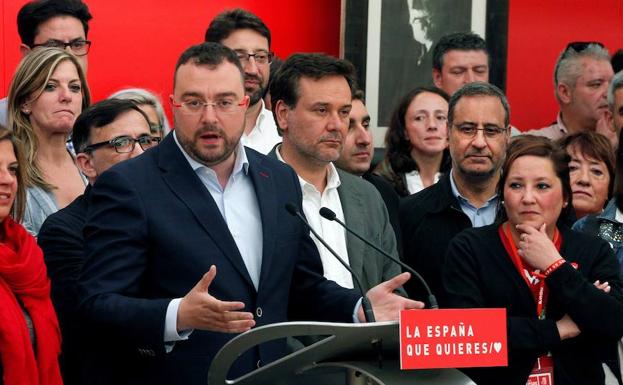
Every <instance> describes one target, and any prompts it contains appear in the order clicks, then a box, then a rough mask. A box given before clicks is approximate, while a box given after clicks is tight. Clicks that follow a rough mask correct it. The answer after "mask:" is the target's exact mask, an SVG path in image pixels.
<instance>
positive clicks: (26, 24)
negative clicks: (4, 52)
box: [0, 0, 92, 125]
mask: <svg viewBox="0 0 623 385" xmlns="http://www.w3.org/2000/svg"><path fill="white" fill-rule="evenodd" d="M91 19H92V16H91V13H89V8H88V7H87V5H86V4H85V3H83V2H82V1H81V0H33V1H30V2H28V3H26V4H25V5H24V6H23V7H22V8H21V9H20V10H19V12H18V14H17V30H18V32H19V36H20V39H21V41H22V43H21V44H20V52H21V54H22V56H25V55H26V54H27V53H28V52H30V50H32V49H34V48H36V47H58V48H61V49H66V50H69V51H70V52H71V53H73V54H74V55H76V56H77V57H78V61H79V62H80V64H81V65H82V68H83V69H84V70H85V72H86V70H87V56H88V53H89V49H90V48H91V42H90V41H88V40H87V35H88V33H89V21H90V20H91ZM0 124H3V125H7V99H6V98H3V99H1V100H0Z"/></svg>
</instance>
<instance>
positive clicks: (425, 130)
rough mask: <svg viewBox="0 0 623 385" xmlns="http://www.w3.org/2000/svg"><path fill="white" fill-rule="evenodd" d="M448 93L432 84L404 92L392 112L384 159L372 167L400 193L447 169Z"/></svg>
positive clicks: (436, 177)
mask: <svg viewBox="0 0 623 385" xmlns="http://www.w3.org/2000/svg"><path fill="white" fill-rule="evenodd" d="M448 99H449V97H448V95H447V94H446V93H445V92H443V91H442V90H440V89H438V88H435V87H418V88H415V89H413V90H411V91H410V92H409V93H407V94H406V95H405V96H404V97H403V98H402V100H401V101H400V103H399V104H398V107H397V108H396V109H395V110H394V113H393V114H392V117H391V120H390V123H389V129H388V130H387V134H386V135H385V148H386V153H385V159H383V161H382V162H381V163H380V164H379V165H378V166H377V167H376V169H375V170H374V173H375V174H378V175H380V176H382V177H384V178H385V179H387V181H389V182H390V183H391V184H392V185H393V186H394V188H395V189H396V192H397V193H398V195H400V196H403V197H404V196H408V195H410V194H415V193H416V192H419V191H420V190H422V189H424V188H426V187H428V186H430V185H432V184H433V183H436V182H437V181H438V180H439V176H440V175H441V173H442V172H446V171H448V170H449V169H450V166H451V162H450V154H449V152H448V150H447V147H448V126H447V118H448Z"/></svg>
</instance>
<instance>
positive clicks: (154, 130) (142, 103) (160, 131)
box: [108, 88, 171, 138]
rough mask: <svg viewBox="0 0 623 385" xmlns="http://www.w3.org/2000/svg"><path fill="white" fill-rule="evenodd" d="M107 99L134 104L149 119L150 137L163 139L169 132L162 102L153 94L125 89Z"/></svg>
mask: <svg viewBox="0 0 623 385" xmlns="http://www.w3.org/2000/svg"><path fill="white" fill-rule="evenodd" d="M108 99H127V100H131V101H132V102H134V104H136V105H137V106H138V107H139V108H140V109H141V110H142V111H143V112H144V113H145V114H146V115H147V117H148V118H149V126H150V128H151V134H152V135H154V136H159V137H160V138H164V136H165V135H166V134H168V133H169V131H171V126H170V125H169V122H168V121H167V118H166V116H165V115H164V109H163V108H162V102H161V101H160V98H159V97H158V96H156V95H155V94H154V93H152V92H150V91H147V90H145V89H142V88H126V89H123V90H119V91H117V92H115V93H114V94H112V95H110V96H109V97H108Z"/></svg>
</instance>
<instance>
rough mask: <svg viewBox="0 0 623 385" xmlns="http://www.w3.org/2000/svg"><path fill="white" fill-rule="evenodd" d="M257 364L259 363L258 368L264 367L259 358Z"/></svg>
mask: <svg viewBox="0 0 623 385" xmlns="http://www.w3.org/2000/svg"><path fill="white" fill-rule="evenodd" d="M255 365H257V367H258V368H261V367H262V360H257V363H256V364H255Z"/></svg>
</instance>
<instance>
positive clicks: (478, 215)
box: [450, 170, 498, 227]
mask: <svg viewBox="0 0 623 385" xmlns="http://www.w3.org/2000/svg"><path fill="white" fill-rule="evenodd" d="M453 171H454V170H451V171H450V187H451V188H452V195H454V196H455V197H456V199H457V200H458V201H459V204H460V205H461V211H463V212H464V213H465V215H467V217H468V218H469V220H470V221H471V222H472V226H473V227H482V226H487V225H490V224H492V223H493V222H494V221H495V214H496V213H497V210H496V209H497V205H498V195H497V194H494V195H493V196H492V197H491V198H489V200H487V202H485V204H484V205H483V206H482V207H480V208H478V207H476V206H474V205H472V204H471V203H470V202H469V200H468V199H467V198H465V197H464V196H462V195H461V193H460V192H459V189H458V188H457V187H456V183H454V176H453V175H452V173H453Z"/></svg>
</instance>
